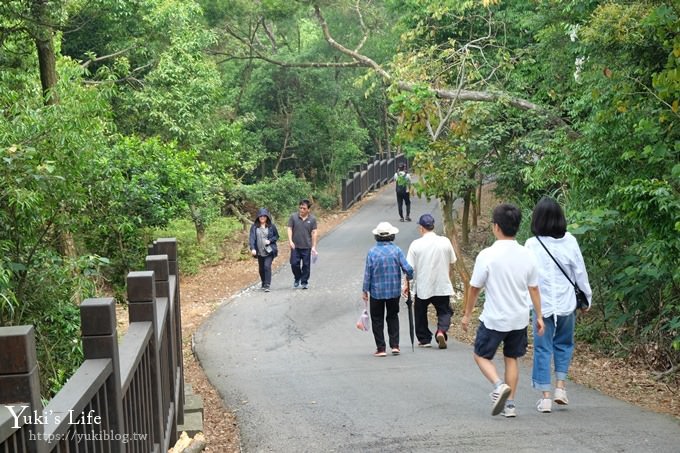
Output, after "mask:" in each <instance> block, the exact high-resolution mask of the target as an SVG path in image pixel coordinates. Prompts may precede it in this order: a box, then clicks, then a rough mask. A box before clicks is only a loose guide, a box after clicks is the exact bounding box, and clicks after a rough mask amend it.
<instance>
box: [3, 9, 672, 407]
mask: <svg viewBox="0 0 680 453" xmlns="http://www.w3.org/2000/svg"><path fill="white" fill-rule="evenodd" d="M679 137H680V10H679V9H678V4H677V2H673V1H668V0H665V1H664V0H633V1H630V0H626V1H618V0H610V1H607V2H600V1H593V0H576V1H574V0H569V1H567V0H554V1H540V2H526V1H520V0H479V1H477V0H471V1H441V0H386V1H382V2H375V1H363V0H318V1H315V0H263V1H259V2H253V1H251V0H182V1H179V0H115V1H114V0H93V1H88V2H83V1H75V0H56V1H50V2H26V1H24V0H6V1H3V2H2V3H0V325H3V326H6V325H18V324H33V325H35V326H36V332H37V334H38V343H39V348H40V350H39V355H40V357H39V360H40V363H41V373H42V376H41V381H42V384H43V389H44V391H43V392H44V395H45V397H49V395H51V394H53V393H54V392H55V391H56V390H58V389H59V388H60V386H61V385H62V384H63V382H65V380H66V379H67V378H68V377H69V376H70V375H71V373H72V372H73V370H74V369H75V368H76V367H77V366H78V365H79V363H80V361H81V360H82V353H81V351H80V350H79V348H80V347H79V342H78V341H76V340H77V338H78V336H79V319H78V304H79V303H80V302H81V301H82V300H83V299H84V298H87V297H91V296H95V295H98V294H103V293H106V294H118V295H120V294H124V288H123V286H122V285H123V284H124V277H125V274H126V272H127V271H129V270H131V269H135V268H139V267H140V266H141V264H142V260H143V256H144V254H145V252H146V245H147V243H148V242H149V241H150V240H151V239H153V238H154V237H156V236H159V235H164V236H176V237H178V238H179V239H180V251H181V253H182V256H181V259H182V263H183V264H182V265H183V268H182V272H185V273H192V272H196V271H197V269H198V268H199V267H200V266H201V265H203V264H207V263H212V262H215V260H218V259H220V257H221V256H222V255H223V254H225V253H226V254H229V253H234V251H233V250H225V249H224V247H223V246H222V244H223V243H224V239H225V238H226V237H228V236H230V235H232V234H234V233H235V232H237V231H240V229H242V228H244V227H245V225H246V224H247V223H248V222H250V221H251V216H252V213H253V211H254V209H256V208H257V207H259V206H263V205H266V206H267V207H269V208H270V209H271V210H272V212H273V213H274V215H275V216H278V217H279V218H283V217H282V216H284V215H285V214H287V213H288V212H289V211H290V210H292V209H294V207H295V204H296V203H297V201H298V199H300V198H303V197H305V198H311V199H312V200H314V202H315V204H316V205H317V206H320V207H323V208H325V209H332V208H335V207H337V201H338V197H339V188H340V181H341V179H342V178H343V177H344V176H346V175H347V172H348V171H349V170H350V169H352V168H353V167H354V166H355V165H356V164H359V163H362V162H365V161H366V160H367V159H368V158H372V157H373V156H375V155H382V156H385V155H387V154H389V153H395V152H404V153H406V155H407V157H408V158H409V161H410V163H411V167H412V170H413V171H415V172H417V173H418V174H419V175H420V176H421V183H419V185H418V187H417V190H418V192H419V194H421V195H422V196H426V197H436V198H438V199H440V200H441V202H442V206H443V207H444V218H445V222H446V232H447V234H448V235H449V236H450V237H451V238H452V239H453V240H454V242H455V245H456V247H457V248H458V249H459V251H460V250H465V249H469V248H470V247H471V245H470V244H471V242H470V237H469V236H470V232H471V231H472V229H473V228H474V225H475V222H477V219H478V218H479V215H480V213H481V210H482V209H489V208H490V206H485V205H484V200H481V205H480V202H479V201H480V199H479V193H480V188H481V185H482V184H483V183H484V182H485V181H489V180H493V181H495V183H496V190H497V196H498V198H499V199H501V200H507V201H512V202H515V203H517V204H519V205H520V206H522V208H523V209H524V211H525V212H526V213H527V214H528V213H529V212H530V211H531V208H532V207H533V205H534V203H535V202H536V201H537V200H538V199H539V198H540V197H541V196H543V195H546V194H549V195H552V196H555V197H556V198H557V199H558V200H559V201H560V202H561V203H562V204H563V205H564V207H565V210H566V212H567V215H568V217H569V220H570V222H571V228H570V229H571V231H572V232H573V233H574V234H575V235H577V237H578V239H579V242H580V244H581V246H582V249H583V252H584V256H585V258H586V260H587V265H588V270H589V273H590V276H591V280H592V284H593V287H594V290H595V306H594V310H593V313H592V316H589V317H588V319H587V321H585V322H583V323H582V324H581V325H580V326H579V332H578V335H579V336H580V337H581V339H582V340H585V341H588V342H591V343H592V344H593V345H594V347H596V348H599V349H600V350H602V351H605V352H606V353H609V354H612V355H617V356H623V357H634V358H636V359H640V358H643V359H644V360H645V362H646V363H648V365H649V366H650V368H652V369H654V370H655V371H657V372H658V373H659V376H660V379H668V380H673V379H675V378H676V377H677V374H678V373H677V371H678V363H679V362H680V258H679V257H680V194H679V192H680V161H679V156H680V138H679ZM458 198H462V199H463V200H464V209H463V214H462V216H460V218H454V216H453V202H454V201H455V200H456V199H458ZM527 234H528V232H526V231H524V232H523V235H524V236H523V237H522V238H524V237H526V235H527ZM457 273H458V278H459V282H460V285H461V288H462V289H463V290H465V286H466V284H465V282H467V275H468V273H469V270H468V267H467V266H466V265H465V263H464V262H463V261H462V260H461V262H460V263H459V265H458V267H457ZM119 298H120V297H119ZM121 299H122V298H121ZM121 302H124V301H123V300H121Z"/></svg>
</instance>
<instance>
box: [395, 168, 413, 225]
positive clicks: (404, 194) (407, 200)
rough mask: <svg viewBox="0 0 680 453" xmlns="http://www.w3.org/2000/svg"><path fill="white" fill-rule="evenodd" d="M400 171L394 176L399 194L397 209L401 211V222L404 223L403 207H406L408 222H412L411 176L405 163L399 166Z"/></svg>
mask: <svg viewBox="0 0 680 453" xmlns="http://www.w3.org/2000/svg"><path fill="white" fill-rule="evenodd" d="M398 168H399V171H397V172H396V173H395V174H394V185H395V189H396V192H397V209H398V210H399V221H400V222H403V221H404V210H403V208H402V205H404V204H405V205H406V221H407V222H410V221H411V193H410V191H411V175H410V174H409V173H408V172H407V171H406V164H405V163H404V162H402V163H400V164H399V167H398Z"/></svg>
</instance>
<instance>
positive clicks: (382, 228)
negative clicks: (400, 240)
mask: <svg viewBox="0 0 680 453" xmlns="http://www.w3.org/2000/svg"><path fill="white" fill-rule="evenodd" d="M398 232H399V228H397V227H393V226H392V224H391V223H390V222H380V223H379V224H378V226H377V227H375V229H374V230H373V234H375V235H378V236H390V235H392V234H397V233H398Z"/></svg>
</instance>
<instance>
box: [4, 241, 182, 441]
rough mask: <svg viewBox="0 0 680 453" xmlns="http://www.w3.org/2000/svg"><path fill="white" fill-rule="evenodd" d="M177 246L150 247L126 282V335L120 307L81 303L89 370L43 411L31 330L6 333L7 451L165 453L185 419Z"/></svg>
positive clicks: (22, 328)
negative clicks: (120, 325) (118, 312)
mask: <svg viewBox="0 0 680 453" xmlns="http://www.w3.org/2000/svg"><path fill="white" fill-rule="evenodd" d="M177 270H178V268H177V242H176V241H175V239H159V240H157V241H155V242H154V243H153V245H151V246H150V247H149V255H148V256H147V257H146V270H145V271H141V272H130V273H129V274H128V276H127V299H128V310H129V321H130V323H129V327H128V330H127V332H126V334H125V335H124V336H123V337H122V338H121V339H120V340H119V339H118V332H117V323H116V311H115V302H114V300H113V299H111V298H101V299H87V300H85V301H83V302H82V303H81V305H80V319H81V334H82V343H83V353H84V359H85V360H84V362H83V364H82V365H81V366H80V368H78V370H77V371H76V373H75V374H74V375H73V376H71V378H70V379H69V380H68V381H67V382H66V384H65V385H64V387H62V389H61V390H60V391H59V392H58V393H57V394H56V395H55V396H54V398H52V400H50V401H49V402H48V403H47V405H45V406H44V407H43V404H42V402H41V399H40V382H39V376H38V366H39V364H38V362H37V355H36V348H35V346H36V344H35V332H34V329H33V326H13V327H2V328H0V453H6V452H7V453H9V452H17V453H23V452H35V453H43V452H140V453H149V452H159V453H160V452H167V451H168V449H169V448H170V447H171V446H172V445H174V443H175V442H176V440H177V425H178V424H181V423H183V417H184V411H183V407H184V370H183V362H182V336H181V332H182V326H181V311H180V292H179V279H178V272H177Z"/></svg>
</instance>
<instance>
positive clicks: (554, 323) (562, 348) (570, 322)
mask: <svg viewBox="0 0 680 453" xmlns="http://www.w3.org/2000/svg"><path fill="white" fill-rule="evenodd" d="M575 323H576V314H575V313H572V314H570V315H567V316H550V317H547V318H543V324H544V325H545V331H544V333H543V335H542V336H540V335H536V334H534V368H533V370H532V372H531V380H532V384H533V386H534V388H535V389H537V390H541V391H551V390H552V381H551V375H550V366H551V362H553V361H554V363H555V378H556V379H557V380H560V381H563V380H565V379H566V378H567V372H568V371H569V364H570V363H571V356H572V354H573V353H574V325H575ZM533 326H534V332H536V319H535V314H534V320H533Z"/></svg>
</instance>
